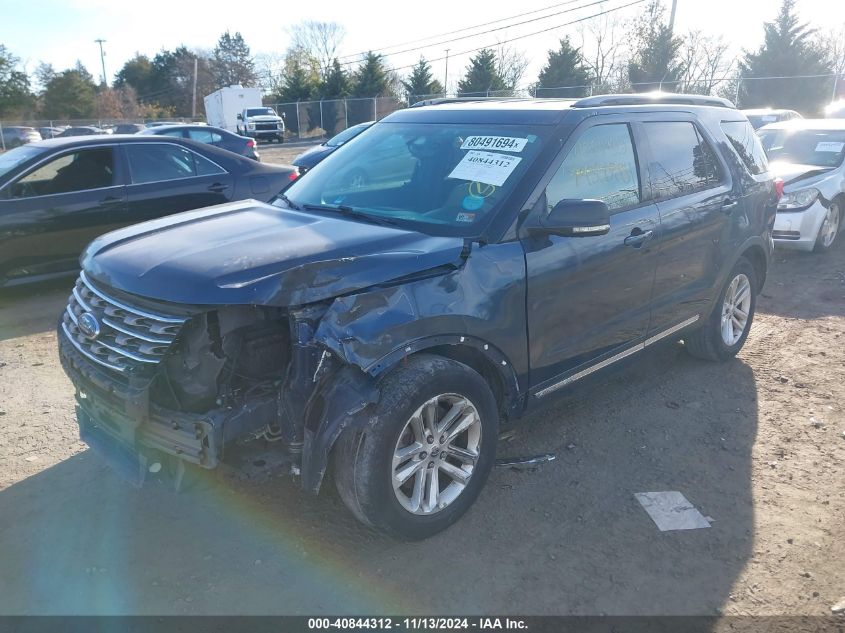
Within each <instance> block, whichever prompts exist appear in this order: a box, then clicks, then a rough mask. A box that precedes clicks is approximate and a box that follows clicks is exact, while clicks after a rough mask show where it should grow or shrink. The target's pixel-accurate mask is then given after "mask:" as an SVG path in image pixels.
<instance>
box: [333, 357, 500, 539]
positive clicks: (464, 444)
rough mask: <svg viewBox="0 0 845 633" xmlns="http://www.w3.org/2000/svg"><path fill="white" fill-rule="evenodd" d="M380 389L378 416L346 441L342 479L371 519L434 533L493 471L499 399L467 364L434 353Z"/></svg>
mask: <svg viewBox="0 0 845 633" xmlns="http://www.w3.org/2000/svg"><path fill="white" fill-rule="evenodd" d="M380 391H381V398H380V400H379V403H378V404H377V405H376V411H375V415H374V417H373V419H372V421H371V422H370V423H369V424H367V426H366V427H365V429H364V430H363V431H360V432H347V433H346V434H344V435H343V436H341V438H340V439H339V440H338V445H337V447H336V449H335V453H334V465H335V470H334V479H335V485H336V486H337V490H338V492H339V493H340V496H341V498H342V499H343V502H344V503H345V504H346V506H347V507H348V508H349V509H350V510H351V511H352V512H353V514H355V516H356V517H358V519H360V520H361V521H362V522H363V523H365V524H367V525H369V526H371V527H373V528H375V529H377V530H379V531H382V532H385V533H387V534H391V535H393V536H398V537H400V538H406V539H424V538H428V537H430V536H433V535H434V534H436V533H438V532H440V531H441V530H444V529H446V528H447V527H449V526H450V525H452V523H454V522H455V521H457V520H458V519H459V518H460V517H461V516H462V515H463V514H464V513H465V512H466V511H467V510H468V509H469V507H470V506H471V505H472V503H473V502H474V501H475V499H476V498H477V497H478V494H479V493H480V491H481V488H482V487H483V486H484V483H485V481H486V480H487V476H488V475H489V474H490V469H491V467H492V466H493V462H494V460H495V456H496V442H497V437H498V424H499V416H498V409H497V406H496V399H495V398H494V397H493V394H492V392H491V391H490V387H489V386H488V385H487V383H486V382H485V380H484V379H483V378H482V377H481V376H480V375H479V374H478V373H476V372H475V371H473V370H472V369H470V368H469V367H467V366H466V365H464V364H462V363H459V362H456V361H453V360H450V359H447V358H442V357H439V356H430V355H426V354H420V355H418V356H413V357H411V358H409V359H408V362H407V364H405V365H402V366H401V367H399V368H398V369H396V370H394V371H393V372H391V373H390V374H389V375H388V376H386V377H385V378H384V380H383V381H382V382H381V385H380Z"/></svg>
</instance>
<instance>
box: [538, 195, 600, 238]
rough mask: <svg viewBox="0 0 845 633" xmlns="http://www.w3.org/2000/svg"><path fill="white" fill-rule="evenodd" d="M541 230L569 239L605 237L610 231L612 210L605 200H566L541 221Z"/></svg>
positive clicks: (559, 203)
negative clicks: (593, 236) (592, 236)
mask: <svg viewBox="0 0 845 633" xmlns="http://www.w3.org/2000/svg"><path fill="white" fill-rule="evenodd" d="M540 228H541V229H542V230H543V231H544V232H545V233H550V234H552V235H564V236H569V237H586V236H590V235H605V234H606V233H608V232H609V231H610V210H609V209H608V208H607V204H606V203H605V202H604V201H603V200H568V199H564V200H561V201H560V202H558V203H557V204H556V205H555V206H554V207H553V208H552V210H551V211H549V213H548V214H547V215H545V216H544V217H542V218H541V219H540Z"/></svg>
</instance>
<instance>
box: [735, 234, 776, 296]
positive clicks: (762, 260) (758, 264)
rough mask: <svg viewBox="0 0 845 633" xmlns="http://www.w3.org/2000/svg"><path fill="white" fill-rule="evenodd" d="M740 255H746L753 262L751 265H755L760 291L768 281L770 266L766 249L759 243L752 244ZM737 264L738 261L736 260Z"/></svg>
mask: <svg viewBox="0 0 845 633" xmlns="http://www.w3.org/2000/svg"><path fill="white" fill-rule="evenodd" d="M739 257H745V258H746V259H747V260H748V261H750V262H751V265H752V266H753V267H754V274H755V275H756V277H757V292H760V291H761V290H762V289H763V284H765V283H766V275H767V273H768V268H769V263H768V258H767V257H766V251H765V250H764V249H763V247H762V246H761V245H759V244H750V245H749V246H748V247H747V248H745V249H744V250H743V251H742V252H741V253H740V254H739ZM739 257H738V258H737V259H739ZM735 264H736V262H734V265H735Z"/></svg>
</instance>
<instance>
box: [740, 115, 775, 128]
mask: <svg viewBox="0 0 845 633" xmlns="http://www.w3.org/2000/svg"><path fill="white" fill-rule="evenodd" d="M748 120H749V121H750V122H751V127H753V128H754V129H755V130H756V129H757V128H760V127H763V126H764V125H768V124H769V123H776V122H778V121H780V117H779V116H778V115H777V114H749V115H748Z"/></svg>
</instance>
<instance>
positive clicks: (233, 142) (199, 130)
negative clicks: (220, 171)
mask: <svg viewBox="0 0 845 633" xmlns="http://www.w3.org/2000/svg"><path fill="white" fill-rule="evenodd" d="M140 133H141V134H144V135H158V136H172V137H174V138H189V139H191V140H193V141H197V142H199V143H207V144H208V145H214V146H215V147H220V148H222V149H226V150H229V151H230V152H234V153H235V154H240V155H241V156H246V157H247V158H251V159H252V160H260V158H259V156H258V151H257V150H256V149H255V139H254V138H247V137H245V136H238V135H237V134H232V133H231V132H227V131H226V130H222V129H220V128H217V127H213V126H211V125H187V124H182V125H159V126H157V127H152V128H148V129H146V130H144V131H143V132H140Z"/></svg>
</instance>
